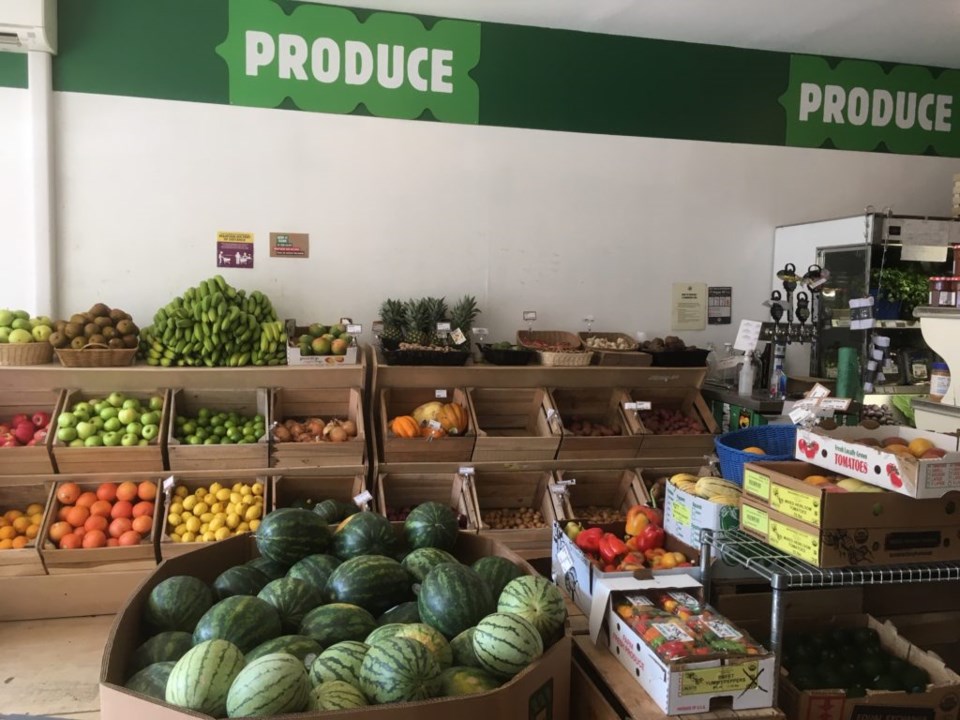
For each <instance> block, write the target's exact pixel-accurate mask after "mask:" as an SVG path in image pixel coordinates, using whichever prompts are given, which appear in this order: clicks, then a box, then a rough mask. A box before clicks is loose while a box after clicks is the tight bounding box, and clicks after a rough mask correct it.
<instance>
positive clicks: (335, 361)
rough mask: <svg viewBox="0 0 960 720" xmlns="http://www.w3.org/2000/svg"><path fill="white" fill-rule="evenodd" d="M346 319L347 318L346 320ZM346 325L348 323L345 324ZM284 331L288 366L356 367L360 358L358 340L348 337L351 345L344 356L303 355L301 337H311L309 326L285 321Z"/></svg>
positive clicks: (294, 321)
mask: <svg viewBox="0 0 960 720" xmlns="http://www.w3.org/2000/svg"><path fill="white" fill-rule="evenodd" d="M344 319H346V318H344ZM344 324H346V323H344ZM284 330H285V332H286V336H287V345H286V348H287V365H309V366H311V367H317V368H334V367H344V366H347V365H356V364H357V361H358V360H359V357H360V351H359V350H360V349H359V348H358V347H357V342H356V340H355V339H354V338H353V337H352V336H350V335H347V336H346V338H345V339H346V340H347V342H348V343H349V345H348V346H347V351H346V352H345V353H344V354H343V355H303V354H302V353H301V352H300V337H301V336H302V335H309V334H310V332H309V330H310V328H309V326H308V325H297V321H296V320H290V319H288V320H285V321H284Z"/></svg>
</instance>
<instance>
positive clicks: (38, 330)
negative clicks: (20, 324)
mask: <svg viewBox="0 0 960 720" xmlns="http://www.w3.org/2000/svg"><path fill="white" fill-rule="evenodd" d="M30 334H31V335H33V339H34V340H36V341H37V342H47V340H49V339H50V336H51V335H53V328H51V327H49V326H48V325H37V326H36V327H35V328H33V330H31V331H30Z"/></svg>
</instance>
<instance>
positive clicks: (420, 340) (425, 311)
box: [403, 299, 435, 346]
mask: <svg viewBox="0 0 960 720" xmlns="http://www.w3.org/2000/svg"><path fill="white" fill-rule="evenodd" d="M404 309H405V310H406V315H407V320H406V325H405V326H404V331H403V340H404V342H408V343H411V344H412V345H423V346H426V345H427V343H429V342H430V335H431V334H432V330H431V325H430V323H431V319H432V315H431V312H430V310H431V308H430V304H429V303H428V302H427V300H426V299H420V300H407V302H406V304H405V307H404ZM434 329H435V328H434Z"/></svg>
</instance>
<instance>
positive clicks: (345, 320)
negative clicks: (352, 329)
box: [340, 317, 353, 325]
mask: <svg viewBox="0 0 960 720" xmlns="http://www.w3.org/2000/svg"><path fill="white" fill-rule="evenodd" d="M340 324H341V325H351V324H353V318H348V317H342V318H340Z"/></svg>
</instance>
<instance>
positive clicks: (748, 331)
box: [733, 320, 763, 353]
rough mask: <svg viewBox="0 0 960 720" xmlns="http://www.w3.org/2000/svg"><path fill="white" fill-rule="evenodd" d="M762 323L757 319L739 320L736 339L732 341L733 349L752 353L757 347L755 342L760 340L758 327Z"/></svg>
mask: <svg viewBox="0 0 960 720" xmlns="http://www.w3.org/2000/svg"><path fill="white" fill-rule="evenodd" d="M762 327H763V323H761V322H759V321H758V320H741V321H740V329H739V330H737V339H736V340H735V341H734V343H733V347H734V349H735V350H742V351H743V352H745V353H752V352H753V351H754V350H756V349H757V343H758V342H760V329H761V328H762Z"/></svg>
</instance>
